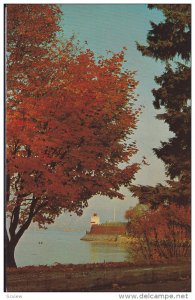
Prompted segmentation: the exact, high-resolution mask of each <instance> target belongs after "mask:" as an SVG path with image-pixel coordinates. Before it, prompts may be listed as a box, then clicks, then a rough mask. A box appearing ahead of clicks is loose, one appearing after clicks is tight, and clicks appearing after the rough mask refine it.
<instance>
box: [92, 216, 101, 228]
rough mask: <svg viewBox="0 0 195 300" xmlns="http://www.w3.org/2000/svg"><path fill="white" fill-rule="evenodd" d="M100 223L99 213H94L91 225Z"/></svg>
mask: <svg viewBox="0 0 195 300" xmlns="http://www.w3.org/2000/svg"><path fill="white" fill-rule="evenodd" d="M99 224H100V217H99V216H98V214H96V213H94V214H93V215H92V216H91V225H99Z"/></svg>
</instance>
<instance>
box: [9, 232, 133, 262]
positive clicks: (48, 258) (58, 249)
mask: <svg viewBox="0 0 195 300" xmlns="http://www.w3.org/2000/svg"><path fill="white" fill-rule="evenodd" d="M84 234H85V232H63V231H47V230H46V231H45V230H38V231H28V232H26V234H25V235H24V236H23V237H22V239H21V240H20V242H19V244H18V246H17V247H16V253H15V258H16V263H17V266H18V267H21V266H27V265H51V264H54V263H62V264H69V263H73V264H79V263H96V262H104V261H107V262H108V261H113V262H119V261H126V260H129V253H128V251H127V249H125V248H124V247H123V246H119V245H112V244H94V243H90V242H86V241H81V240H80V238H81V237H82V236H84ZM40 242H42V244H40Z"/></svg>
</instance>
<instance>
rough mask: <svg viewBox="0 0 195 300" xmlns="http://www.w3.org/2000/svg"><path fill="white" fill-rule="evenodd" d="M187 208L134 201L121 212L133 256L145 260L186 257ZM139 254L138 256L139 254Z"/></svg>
mask: <svg viewBox="0 0 195 300" xmlns="http://www.w3.org/2000/svg"><path fill="white" fill-rule="evenodd" d="M190 214H191V211H190V207H189V206H178V205H177V204H175V203H172V204H170V205H159V206H158V208H157V209H151V207H150V206H149V205H145V204H138V205H137V206H135V207H134V208H130V209H129V210H127V211H126V213H125V218H126V219H127V220H128V223H127V231H128V233H129V235H130V236H131V237H132V238H133V243H132V245H131V249H133V250H134V255H135V259H136V256H137V255H138V256H139V257H138V259H140V258H141V259H143V258H144V260H146V261H147V262H150V263H151V262H154V261H165V260H167V259H168V260H169V259H170V258H176V259H177V260H178V259H179V258H180V257H186V256H187V257H189V256H190V246H191V243H190ZM140 254H141V255H140Z"/></svg>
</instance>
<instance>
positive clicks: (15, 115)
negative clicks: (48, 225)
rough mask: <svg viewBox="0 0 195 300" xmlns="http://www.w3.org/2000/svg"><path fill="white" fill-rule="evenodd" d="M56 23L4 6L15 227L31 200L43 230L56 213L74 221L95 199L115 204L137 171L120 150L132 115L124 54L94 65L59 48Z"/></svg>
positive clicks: (49, 15)
mask: <svg viewBox="0 0 195 300" xmlns="http://www.w3.org/2000/svg"><path fill="white" fill-rule="evenodd" d="M20 16H21V18H20ZM42 16H43V18H42ZM59 16H60V11H59V9H58V8H57V7H56V6H55V5H11V6H8V20H9V22H8V23H9V26H8V31H9V34H8V52H9V55H8V66H7V71H8V76H7V124H6V131H7V132H6V134H7V173H8V176H9V178H10V186H9V187H8V189H9V192H8V195H10V193H11V194H12V195H13V196H12V197H11V198H10V199H8V201H9V202H10V203H9V205H8V207H9V210H10V211H11V208H12V209H13V207H14V205H20V215H21V217H22V220H23V222H25V220H26V219H27V218H28V213H29V207H30V203H31V202H28V201H27V200H26V199H27V198H31V197H32V195H33V197H34V198H33V199H36V203H35V207H34V212H36V214H34V216H33V220H34V221H37V222H38V223H40V224H44V222H49V221H51V220H54V218H55V216H56V215H58V214H59V213H60V212H62V211H63V210H69V211H75V212H76V213H78V214H81V213H82V210H83V208H84V207H85V206H86V205H87V201H88V199H89V198H91V197H92V196H93V195H95V194H102V195H107V196H109V197H111V198H112V197H119V198H123V195H122V194H121V193H120V192H119V189H120V186H121V185H126V184H128V183H130V181H131V180H132V179H133V176H134V174H135V173H136V172H137V171H138V169H139V165H138V164H136V163H135V164H130V158H131V156H132V155H134V154H135V153H136V152H137V148H136V146H135V144H134V143H133V142H132V143H126V141H127V139H128V138H129V137H130V135H131V134H132V132H133V130H134V129H135V128H136V123H137V118H138V115H139V113H140V112H139V109H135V108H133V107H134V102H135V101H136V97H135V94H134V91H135V88H136V86H137V82H136V80H135V79H134V72H130V71H128V70H124V69H123V62H124V50H122V51H121V52H120V53H116V54H113V55H110V56H109V57H107V58H98V59H97V58H96V57H95V55H94V53H93V52H92V51H90V50H89V49H87V50H79V49H78V46H76V45H75V44H74V41H73V39H71V40H69V41H68V42H61V41H59V40H58V39H57V36H56V30H59V26H58V24H57V21H58V20H59ZM39 17H40V19H41V22H40V23H39V24H37V23H38V19H37V18H39ZM17 20H19V21H17ZM35 21H36V30H33V24H34V22H35ZM43 22H45V23H44V24H45V25H44V24H43ZM26 23H28V25H27V26H26V25H25V24H26ZM30 32H31V35H30ZM18 33H19V35H18ZM124 162H125V163H127V167H124V168H123V169H121V167H120V163H124ZM18 198H20V201H19V200H18ZM21 199H22V201H23V202H22V204H21ZM33 201H35V200H33ZM16 203H17V204H16ZM18 203H20V204H18ZM39 208H40V209H39ZM48 216H51V218H49V219H48Z"/></svg>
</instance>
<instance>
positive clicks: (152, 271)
mask: <svg viewBox="0 0 195 300" xmlns="http://www.w3.org/2000/svg"><path fill="white" fill-rule="evenodd" d="M190 267H191V266H190V264H189V263H186V262H185V263H180V264H164V265H134V264H131V263H127V262H124V263H123V262H122V263H98V264H84V265H55V266H50V267H49V266H38V267H35V266H32V267H23V268H18V269H8V270H7V276H6V285H7V291H9V292H70V291H73V292H82V291H83V292H84V291H86V292H90V291H93V292H94V291H132V292H133V291H134V292H136V291H140V292H144V291H151V292H158V291H161V292H163V291H164V292H188V291H190V289H191V287H190V273H191V268H190Z"/></svg>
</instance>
